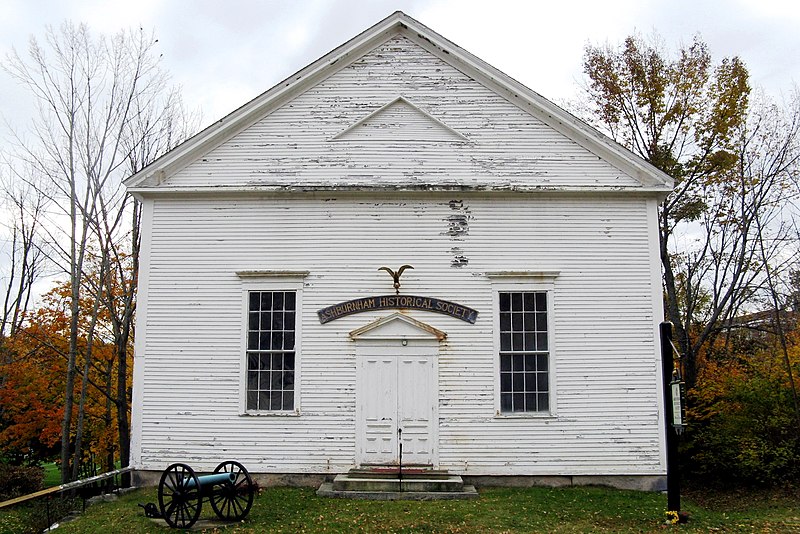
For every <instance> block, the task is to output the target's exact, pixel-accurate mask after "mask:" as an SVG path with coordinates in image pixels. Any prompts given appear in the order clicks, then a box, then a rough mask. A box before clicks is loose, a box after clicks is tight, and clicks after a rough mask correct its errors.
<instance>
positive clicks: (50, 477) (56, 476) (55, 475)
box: [42, 462, 61, 488]
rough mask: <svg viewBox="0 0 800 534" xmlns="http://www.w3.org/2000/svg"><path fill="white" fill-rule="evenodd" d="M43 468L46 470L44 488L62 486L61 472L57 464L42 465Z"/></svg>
mask: <svg viewBox="0 0 800 534" xmlns="http://www.w3.org/2000/svg"><path fill="white" fill-rule="evenodd" d="M42 468H43V469H44V481H43V482H42V487H44V488H50V487H52V486H58V485H59V484H61V470H60V469H59V468H58V466H57V465H56V464H55V463H53V462H49V463H45V464H42Z"/></svg>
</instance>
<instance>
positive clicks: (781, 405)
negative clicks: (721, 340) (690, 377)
mask: <svg viewBox="0 0 800 534" xmlns="http://www.w3.org/2000/svg"><path fill="white" fill-rule="evenodd" d="M773 358H774V356H773ZM778 363H779V362H776V361H774V359H773V361H772V362H770V355H768V354H764V353H762V354H758V355H755V356H753V357H751V358H748V359H746V360H743V361H742V360H740V361H738V362H737V361H727V362H707V363H706V364H705V366H704V368H703V370H702V371H701V373H699V375H698V380H697V385H696V387H695V388H694V390H693V391H691V392H690V395H689V400H690V404H691V409H690V413H689V430H688V432H687V434H686V439H685V440H684V444H683V447H682V458H683V460H684V464H685V466H686V467H687V471H688V475H689V476H691V477H693V478H695V479H703V480H704V481H714V482H718V483H721V484H726V483H731V482H732V483H737V484H749V485H753V484H759V485H773V484H778V483H783V482H791V481H795V480H798V479H799V478H800V429H798V428H797V423H796V419H795V414H794V405H793V400H792V396H791V388H790V385H789V383H788V381H787V379H786V373H785V371H784V369H785V368H781V366H780V365H778Z"/></svg>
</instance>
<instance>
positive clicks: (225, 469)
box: [158, 461, 255, 528]
mask: <svg viewBox="0 0 800 534" xmlns="http://www.w3.org/2000/svg"><path fill="white" fill-rule="evenodd" d="M254 493H255V484H253V479H252V478H250V473H248V472H247V469H245V468H244V466H243V465H242V464H240V463H239V462H233V461H228V462H222V463H221V464H219V465H218V466H217V467H216V469H214V473H213V474H211V475H202V476H197V475H196V474H195V472H194V471H193V470H192V468H191V467H189V466H188V465H186V464H172V465H170V466H169V467H167V469H166V470H165V471H164V472H163V473H162V474H161V481H160V482H159V483H158V506H159V509H160V511H161V517H163V518H164V520H166V522H167V524H169V526H171V527H175V528H189V527H191V526H192V525H194V524H195V522H196V521H197V519H198V518H199V517H200V511H201V509H202V506H203V499H204V498H208V501H209V502H210V503H211V508H213V509H214V512H216V514H217V517H219V518H220V519H222V520H225V521H239V520H240V519H244V517H245V516H247V514H248V513H249V512H250V508H251V507H252V506H253V498H254Z"/></svg>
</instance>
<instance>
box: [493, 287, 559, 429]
mask: <svg viewBox="0 0 800 534" xmlns="http://www.w3.org/2000/svg"><path fill="white" fill-rule="evenodd" d="M547 300H548V293H547V291H500V292H499V293H498V313H499V323H498V324H499V336H500V343H499V347H500V354H499V358H500V365H499V367H500V411H501V412H502V413H519V412H522V413H526V412H527V413H530V412H533V413H542V412H544V413H549V412H550V349H549V339H548V332H549V330H548V311H547V309H548V308H547Z"/></svg>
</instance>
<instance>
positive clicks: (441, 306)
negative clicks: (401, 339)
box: [317, 295, 478, 324]
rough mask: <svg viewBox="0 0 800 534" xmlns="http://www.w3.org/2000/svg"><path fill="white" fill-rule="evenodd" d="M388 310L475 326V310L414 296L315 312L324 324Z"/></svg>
mask: <svg viewBox="0 0 800 534" xmlns="http://www.w3.org/2000/svg"><path fill="white" fill-rule="evenodd" d="M388 309H410V310H422V311H429V312H434V313H441V314H444V315H449V316H450V317H455V318H456V319H460V320H462V321H466V322H468V323H470V324H475V320H476V319H477V318H478V312H477V311H476V310H473V309H472V308H470V307H468V306H464V305H463V304H458V303H456V302H450V301H449V300H442V299H437V298H433V297H419V296H416V295H380V296H377V297H363V298H360V299H354V300H348V301H346V302H340V303H338V304H334V305H333V306H328V307H327V308H322V309H321V310H319V311H318V312H317V315H318V316H319V322H320V323H322V324H325V323H327V322H330V321H333V320H335V319H339V318H341V317H345V316H346V315H352V314H354V313H361V312H368V311H375V310H388Z"/></svg>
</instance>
